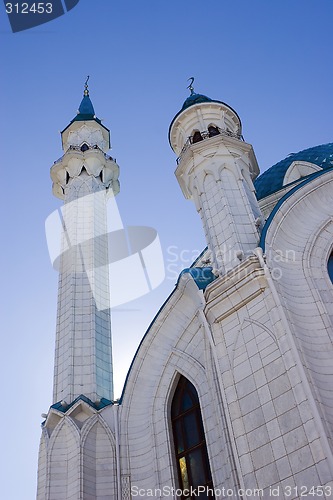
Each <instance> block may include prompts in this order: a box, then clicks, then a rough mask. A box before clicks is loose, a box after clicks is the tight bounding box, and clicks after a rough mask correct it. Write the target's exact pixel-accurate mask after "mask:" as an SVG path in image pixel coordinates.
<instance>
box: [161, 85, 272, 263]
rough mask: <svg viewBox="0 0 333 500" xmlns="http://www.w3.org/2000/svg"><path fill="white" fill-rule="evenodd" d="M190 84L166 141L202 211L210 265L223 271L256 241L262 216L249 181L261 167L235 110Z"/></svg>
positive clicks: (183, 183) (188, 195)
mask: <svg viewBox="0 0 333 500" xmlns="http://www.w3.org/2000/svg"><path fill="white" fill-rule="evenodd" d="M192 84H193V79H192ZM192 84H191V85H190V86H189V89H190V92H191V95H190V96H189V97H188V98H187V99H186V101H185V102H184V104H183V107H182V109H181V110H180V112H179V113H178V114H177V115H176V116H175V118H174V119H173V121H172V123H171V125H170V130H169V141H170V144H171V147H172V149H173V150H174V152H175V153H176V154H177V155H178V158H177V169H176V176H177V179H178V182H179V184H180V186H181V189H182V191H183V194H184V196H185V197H186V198H188V199H193V200H194V202H195V205H196V208H197V211H198V212H199V214H200V216H201V219H202V224H203V227H204V231H205V235H206V239H207V244H208V248H209V250H210V252H211V260H212V264H213V266H214V267H215V268H217V269H218V270H219V271H220V272H225V271H226V270H228V269H230V268H232V267H233V266H235V265H237V263H239V261H240V260H242V259H244V258H245V257H246V256H247V255H249V254H252V252H253V250H254V248H256V247H257V246H258V239H259V235H258V231H259V229H260V226H261V224H262V216H261V212H260V208H259V205H258V202H257V199H256V196H255V190H254V186H253V180H254V179H255V177H256V176H257V175H258V173H259V168H258V164H257V160H256V157H255V154H254V152H253V149H252V146H251V145H250V144H247V143H246V142H244V140H243V136H242V126H241V121H240V118H239V116H238V114H237V113H236V112H235V111H234V110H233V109H232V108H231V107H230V106H228V105H227V104H225V103H223V102H221V101H216V100H212V99H210V98H208V97H206V96H204V95H201V94H196V93H195V92H194V89H193V86H192Z"/></svg>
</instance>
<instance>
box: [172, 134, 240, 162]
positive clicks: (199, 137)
mask: <svg viewBox="0 0 333 500" xmlns="http://www.w3.org/2000/svg"><path fill="white" fill-rule="evenodd" d="M213 128H214V130H204V131H203V132H199V131H197V132H195V134H193V135H190V137H188V139H187V141H186V142H185V144H184V146H183V149H182V150H181V153H180V155H179V156H178V158H177V159H176V162H177V165H178V164H179V163H180V162H181V161H182V159H183V157H184V154H185V153H186V151H187V150H188V149H189V147H190V146H191V145H192V144H197V143H199V142H201V141H204V140H206V139H211V138H212V137H216V136H217V135H222V136H227V137H233V138H234V139H238V140H239V141H243V142H244V137H243V136H242V134H238V133H236V132H232V131H231V130H228V129H221V128H220V127H213Z"/></svg>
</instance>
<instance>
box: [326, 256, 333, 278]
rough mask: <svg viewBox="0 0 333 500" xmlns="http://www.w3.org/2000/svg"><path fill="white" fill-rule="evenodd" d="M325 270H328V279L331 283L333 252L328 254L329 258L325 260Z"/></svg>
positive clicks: (332, 276)
mask: <svg viewBox="0 0 333 500" xmlns="http://www.w3.org/2000/svg"><path fill="white" fill-rule="evenodd" d="M327 271H328V275H329V277H330V280H331V281H332V283H333V252H332V253H331V255H330V256H329V259H328V262H327Z"/></svg>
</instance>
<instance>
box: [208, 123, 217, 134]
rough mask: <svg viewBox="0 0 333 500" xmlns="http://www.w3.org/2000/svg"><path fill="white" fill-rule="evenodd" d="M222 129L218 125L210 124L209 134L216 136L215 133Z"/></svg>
mask: <svg viewBox="0 0 333 500" xmlns="http://www.w3.org/2000/svg"><path fill="white" fill-rule="evenodd" d="M219 133H220V131H219V129H218V128H217V127H215V126H214V125H210V126H209V127H208V135H209V137H214V135H219Z"/></svg>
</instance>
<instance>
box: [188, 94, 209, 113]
mask: <svg viewBox="0 0 333 500" xmlns="http://www.w3.org/2000/svg"><path fill="white" fill-rule="evenodd" d="M211 101H212V99H210V98H209V97H207V96H205V95H203V94H195V93H193V94H191V95H190V96H188V98H187V99H186V101H185V102H184V104H183V106H182V109H181V111H184V109H187V108H189V107H190V106H193V104H199V103H200V102H211Z"/></svg>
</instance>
